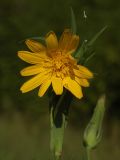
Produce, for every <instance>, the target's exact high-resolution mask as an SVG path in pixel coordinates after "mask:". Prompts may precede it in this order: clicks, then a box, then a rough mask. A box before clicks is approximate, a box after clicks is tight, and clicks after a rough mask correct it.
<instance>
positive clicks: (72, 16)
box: [70, 7, 77, 34]
mask: <svg viewBox="0 0 120 160" xmlns="http://www.w3.org/2000/svg"><path fill="white" fill-rule="evenodd" d="M70 11H71V30H72V32H73V34H76V31H77V25H76V19H75V14H74V11H73V9H72V7H71V8H70Z"/></svg>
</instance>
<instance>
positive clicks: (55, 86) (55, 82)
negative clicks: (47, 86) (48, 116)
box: [52, 76, 63, 95]
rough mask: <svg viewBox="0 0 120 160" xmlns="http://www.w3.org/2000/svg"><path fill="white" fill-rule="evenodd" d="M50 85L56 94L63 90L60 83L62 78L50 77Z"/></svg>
mask: <svg viewBox="0 0 120 160" xmlns="http://www.w3.org/2000/svg"><path fill="white" fill-rule="evenodd" d="M52 86H53V90H54V92H55V93H56V94H57V95H61V94H62V92H63V84H62V79H61V78H58V77H55V76H53V77H52Z"/></svg>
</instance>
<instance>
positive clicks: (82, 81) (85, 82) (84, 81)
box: [75, 77, 90, 87]
mask: <svg viewBox="0 0 120 160" xmlns="http://www.w3.org/2000/svg"><path fill="white" fill-rule="evenodd" d="M75 81H76V82H77V83H78V84H79V85H80V86H83V87H89V86H90V84H89V82H88V80H87V79H82V78H78V77H75Z"/></svg>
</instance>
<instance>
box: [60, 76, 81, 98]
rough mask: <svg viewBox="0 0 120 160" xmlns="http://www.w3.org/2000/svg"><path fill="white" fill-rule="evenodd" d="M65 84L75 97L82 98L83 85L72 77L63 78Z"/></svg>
mask: <svg viewBox="0 0 120 160" xmlns="http://www.w3.org/2000/svg"><path fill="white" fill-rule="evenodd" d="M63 85H64V87H65V88H66V89H68V90H69V91H70V92H71V93H72V94H73V95H74V96H75V97H77V98H79V99H80V98H82V97H83V94H82V89H81V86H80V85H79V84H78V83H77V82H76V81H74V80H72V79H71V78H70V77H66V78H65V79H64V80H63Z"/></svg>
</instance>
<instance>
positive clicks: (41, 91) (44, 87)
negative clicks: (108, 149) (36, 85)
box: [38, 79, 51, 97]
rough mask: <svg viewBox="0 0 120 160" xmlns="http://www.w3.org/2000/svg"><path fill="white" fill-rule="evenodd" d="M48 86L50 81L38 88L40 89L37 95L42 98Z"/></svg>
mask: <svg viewBox="0 0 120 160" xmlns="http://www.w3.org/2000/svg"><path fill="white" fill-rule="evenodd" d="M50 84H51V79H48V80H46V81H45V82H44V83H43V84H42V85H41V86H40V89H39V92H38V95H39V96H40V97H42V96H43V95H44V94H45V92H46V91H47V89H48V88H49V86H50Z"/></svg>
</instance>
